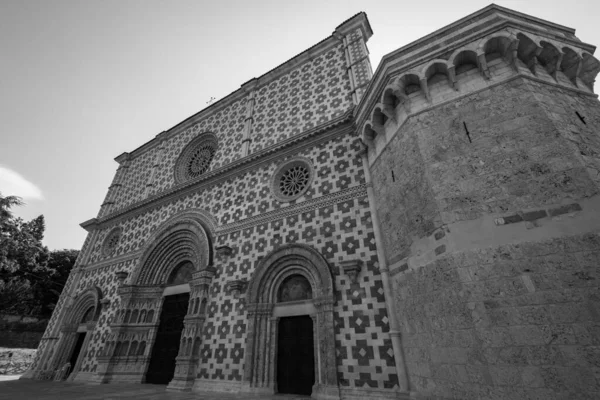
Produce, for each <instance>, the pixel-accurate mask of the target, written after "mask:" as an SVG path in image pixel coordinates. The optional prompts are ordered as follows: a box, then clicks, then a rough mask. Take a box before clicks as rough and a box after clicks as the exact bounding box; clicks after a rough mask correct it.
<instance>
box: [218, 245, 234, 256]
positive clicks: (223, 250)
mask: <svg viewBox="0 0 600 400" xmlns="http://www.w3.org/2000/svg"><path fill="white" fill-rule="evenodd" d="M216 250H217V256H219V257H220V258H224V257H229V256H231V255H232V254H233V249H232V248H231V247H229V246H219V247H217V248H216Z"/></svg>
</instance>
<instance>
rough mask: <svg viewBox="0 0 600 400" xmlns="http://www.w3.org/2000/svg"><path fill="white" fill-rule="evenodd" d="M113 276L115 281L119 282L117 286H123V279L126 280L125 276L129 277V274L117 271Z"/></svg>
mask: <svg viewBox="0 0 600 400" xmlns="http://www.w3.org/2000/svg"><path fill="white" fill-rule="evenodd" d="M115 275H116V276H117V281H118V282H119V286H123V284H124V283H125V279H127V276H129V273H127V272H125V271H117V272H115Z"/></svg>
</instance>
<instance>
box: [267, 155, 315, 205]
mask: <svg viewBox="0 0 600 400" xmlns="http://www.w3.org/2000/svg"><path fill="white" fill-rule="evenodd" d="M313 175H314V173H313V168H312V165H311V163H310V161H309V160H308V159H307V158H304V157H295V158H293V159H291V160H289V161H287V162H285V163H283V164H281V165H280V166H279V167H278V168H277V169H276V170H275V173H274V174H273V179H272V181H271V191H272V193H273V196H274V197H275V198H276V199H277V200H279V201H282V202H288V201H292V200H294V199H297V198H298V197H300V196H302V195H303V194H304V193H306V192H307V191H308V189H309V187H310V184H311V182H312V179H313Z"/></svg>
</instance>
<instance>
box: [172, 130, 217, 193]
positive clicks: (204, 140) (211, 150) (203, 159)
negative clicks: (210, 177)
mask: <svg viewBox="0 0 600 400" xmlns="http://www.w3.org/2000/svg"><path fill="white" fill-rule="evenodd" d="M216 151H217V138H216V136H215V135H213V134H212V133H205V134H202V135H200V136H199V137H197V138H196V139H194V140H192V141H191V142H190V143H189V144H188V145H187V146H185V148H184V149H183V151H182V152H181V155H180V156H179V158H178V159H177V162H176V163H175V181H176V182H177V183H182V182H186V181H189V180H190V179H195V178H198V177H199V176H200V175H202V174H204V173H206V172H207V171H208V170H209V169H210V164H211V162H212V160H213V158H214V156H215V153H216Z"/></svg>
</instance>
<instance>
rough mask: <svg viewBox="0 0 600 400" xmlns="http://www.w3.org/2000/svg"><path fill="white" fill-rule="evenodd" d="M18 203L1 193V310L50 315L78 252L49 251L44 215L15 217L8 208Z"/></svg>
mask: <svg viewBox="0 0 600 400" xmlns="http://www.w3.org/2000/svg"><path fill="white" fill-rule="evenodd" d="M21 204H23V203H22V201H21V199H20V198H18V197H15V196H8V197H3V196H2V194H0V310H1V311H2V312H3V313H10V314H19V315H36V316H42V317H44V316H49V315H50V314H51V313H52V310H53V308H54V306H55V305H56V302H57V301H58V297H59V295H60V292H61V291H62V288H63V286H64V284H65V282H66V280H67V278H68V276H69V272H70V271H71V268H73V265H74V264H75V260H76V259H77V255H78V254H79V251H77V250H56V251H49V250H48V248H47V247H46V246H44V245H43V244H42V239H43V238H44V230H45V228H46V224H45V221H44V216H43V215H40V216H39V217H37V218H34V219H32V220H31V221H24V220H23V219H21V218H17V217H14V216H13V214H12V212H11V207H13V206H16V205H21Z"/></svg>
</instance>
